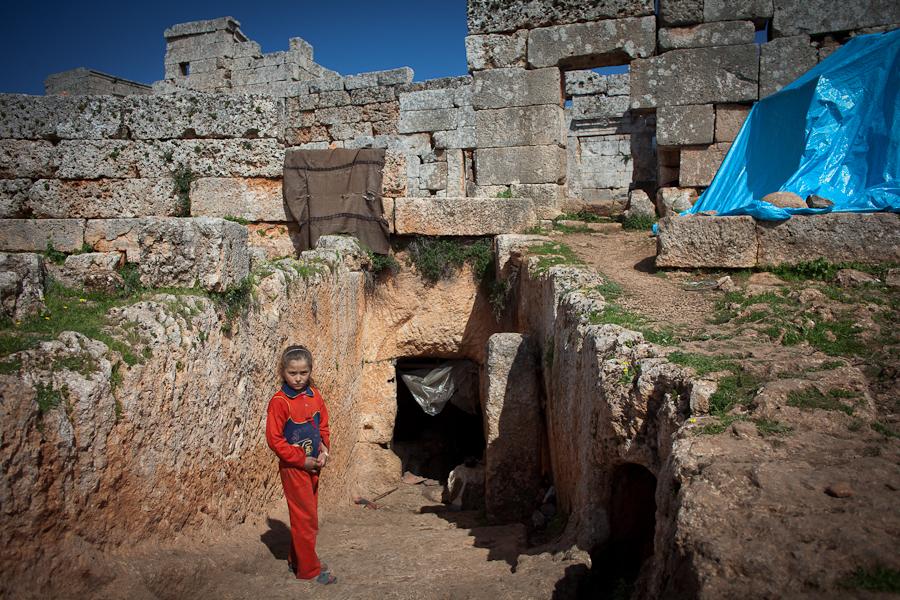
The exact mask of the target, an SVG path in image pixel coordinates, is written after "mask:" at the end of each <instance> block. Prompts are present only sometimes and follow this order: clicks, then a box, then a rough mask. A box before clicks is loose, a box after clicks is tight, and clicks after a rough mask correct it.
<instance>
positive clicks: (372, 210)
mask: <svg viewBox="0 0 900 600" xmlns="http://www.w3.org/2000/svg"><path fill="white" fill-rule="evenodd" d="M383 168H384V150H383V149H369V148H364V149H360V150H346V149H343V148H335V149H331V150H288V151H287V152H286V153H285V156H284V186H283V189H284V201H285V203H286V204H287V205H288V208H289V209H290V211H291V214H292V215H293V217H294V219H296V220H297V223H298V224H299V225H300V241H301V243H302V244H305V248H304V249H309V248H312V247H314V246H315V245H316V241H317V240H318V239H319V236H322V235H328V234H331V233H349V234H351V235H354V236H356V237H357V238H359V240H360V241H361V242H362V243H363V244H365V245H366V246H368V247H369V248H370V249H371V250H372V251H374V252H378V253H379V254H387V253H388V251H389V250H390V245H389V243H388V235H389V230H388V222H387V220H385V218H384V207H383V206H382V204H381V172H382V170H383Z"/></svg>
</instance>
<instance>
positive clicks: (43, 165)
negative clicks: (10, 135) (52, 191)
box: [0, 140, 57, 179]
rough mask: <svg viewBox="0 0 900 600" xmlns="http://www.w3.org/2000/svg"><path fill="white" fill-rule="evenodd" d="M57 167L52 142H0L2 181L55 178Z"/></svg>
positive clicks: (0, 177)
mask: <svg viewBox="0 0 900 600" xmlns="http://www.w3.org/2000/svg"><path fill="white" fill-rule="evenodd" d="M56 166H57V165H56V161H55V154H54V151H53V144H51V143H50V142H45V141H30V140H0V179H12V178H22V177H31V178H32V179H41V178H43V177H53V175H54V173H55V172H56Z"/></svg>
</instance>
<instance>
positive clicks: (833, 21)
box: [772, 0, 900, 37]
mask: <svg viewBox="0 0 900 600" xmlns="http://www.w3.org/2000/svg"><path fill="white" fill-rule="evenodd" d="M774 13H775V14H774V17H773V19H772V30H773V32H774V34H775V36H777V37H786V36H791V35H797V34H801V33H805V34H808V35H815V34H818V33H826V32H831V31H849V30H853V29H862V28H865V27H877V26H879V25H888V24H893V25H896V24H897V23H900V2H896V0H856V1H854V2H841V1H840V0H802V1H801V0H775V2H774Z"/></svg>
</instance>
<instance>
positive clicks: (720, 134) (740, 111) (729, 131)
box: [716, 104, 750, 142]
mask: <svg viewBox="0 0 900 600" xmlns="http://www.w3.org/2000/svg"><path fill="white" fill-rule="evenodd" d="M749 113H750V108H749V107H748V106H741V105H740V104H719V105H716V141H717V142H732V141H734V138H736V137H737V134H738V132H739V131H740V130H741V126H742V125H743V124H744V120H745V119H746V118H747V115H748V114H749Z"/></svg>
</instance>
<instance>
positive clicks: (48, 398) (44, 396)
mask: <svg viewBox="0 0 900 600" xmlns="http://www.w3.org/2000/svg"><path fill="white" fill-rule="evenodd" d="M34 389H35V391H36V396H35V400H36V401H37V405H38V410H39V411H40V413H41V414H42V415H44V414H47V413H48V412H50V411H51V410H53V409H54V408H56V407H57V406H59V405H60V404H62V400H63V395H65V394H68V392H69V390H68V388H67V387H66V386H63V387H62V389H61V390H57V389H54V387H53V384H50V385H44V384H43V383H39V384H37V385H36V386H35V388H34Z"/></svg>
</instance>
